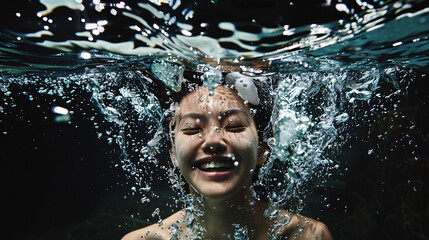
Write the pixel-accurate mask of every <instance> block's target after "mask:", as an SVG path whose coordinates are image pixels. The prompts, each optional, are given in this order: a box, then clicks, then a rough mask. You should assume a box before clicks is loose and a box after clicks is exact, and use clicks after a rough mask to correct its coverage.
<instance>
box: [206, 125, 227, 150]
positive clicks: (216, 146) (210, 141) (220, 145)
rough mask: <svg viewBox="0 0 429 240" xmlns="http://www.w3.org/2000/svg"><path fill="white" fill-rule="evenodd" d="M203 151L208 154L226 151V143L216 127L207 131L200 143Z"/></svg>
mask: <svg viewBox="0 0 429 240" xmlns="http://www.w3.org/2000/svg"><path fill="white" fill-rule="evenodd" d="M201 147H202V149H203V151H204V153H206V154H210V155H216V154H221V153H223V152H225V151H226V148H227V145H226V143H225V141H224V139H223V137H222V134H221V133H220V131H219V129H218V128H214V129H213V130H211V131H209V132H208V133H207V134H206V136H205V139H204V143H203V144H202V145H201Z"/></svg>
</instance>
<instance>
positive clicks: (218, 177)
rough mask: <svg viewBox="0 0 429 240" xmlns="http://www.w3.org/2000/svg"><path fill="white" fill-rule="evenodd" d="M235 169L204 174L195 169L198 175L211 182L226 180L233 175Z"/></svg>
mask: <svg viewBox="0 0 429 240" xmlns="http://www.w3.org/2000/svg"><path fill="white" fill-rule="evenodd" d="M235 169H237V168H235V167H233V168H231V169H230V170H228V171H222V172H205V171H203V170H201V169H198V168H197V170H198V172H199V173H201V174H202V175H203V176H204V177H206V178H207V179H209V180H213V181H222V180H226V179H228V178H229V177H231V176H232V175H233V173H234V170H235Z"/></svg>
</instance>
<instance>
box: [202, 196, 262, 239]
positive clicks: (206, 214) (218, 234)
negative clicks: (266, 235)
mask: <svg viewBox="0 0 429 240" xmlns="http://www.w3.org/2000/svg"><path fill="white" fill-rule="evenodd" d="M194 196H195V197H196V198H199V199H200V202H198V201H197V202H196V204H195V205H196V206H195V208H196V209H198V210H200V211H201V212H203V214H202V216H196V220H197V224H198V225H199V226H201V227H203V228H204V229H205V230H206V232H205V233H204V238H205V239H226V238H227V236H228V235H229V236H234V233H235V230H236V228H237V227H239V228H247V231H248V234H249V238H252V237H251V236H252V235H256V232H257V231H258V229H263V228H264V227H265V224H266V218H265V216H264V211H265V210H266V208H267V206H266V204H265V203H262V202H260V201H257V200H254V199H253V197H252V192H251V190H250V189H249V188H245V189H243V191H241V192H240V193H239V197H237V198H232V199H208V198H205V197H202V196H198V195H197V194H196V193H194Z"/></svg>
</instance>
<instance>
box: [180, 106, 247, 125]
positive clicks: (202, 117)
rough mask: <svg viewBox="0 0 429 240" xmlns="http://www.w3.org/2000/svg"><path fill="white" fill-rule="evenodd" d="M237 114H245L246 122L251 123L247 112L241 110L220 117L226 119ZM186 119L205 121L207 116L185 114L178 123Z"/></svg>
mask: <svg viewBox="0 0 429 240" xmlns="http://www.w3.org/2000/svg"><path fill="white" fill-rule="evenodd" d="M235 114H243V115H244V116H245V117H246V120H247V121H248V122H250V119H249V116H248V115H247V114H246V112H245V111H243V110H241V109H230V110H227V111H225V112H223V113H221V114H220V115H221V116H222V117H223V118H226V117H228V116H231V115H235ZM185 118H193V119H203V120H205V119H206V116H204V115H202V114H200V113H187V114H185V115H183V116H180V117H179V119H178V120H177V123H180V121H182V120H183V119H185Z"/></svg>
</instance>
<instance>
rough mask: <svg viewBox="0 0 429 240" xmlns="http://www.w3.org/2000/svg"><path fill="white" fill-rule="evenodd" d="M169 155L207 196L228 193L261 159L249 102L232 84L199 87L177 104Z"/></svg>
mask: <svg viewBox="0 0 429 240" xmlns="http://www.w3.org/2000/svg"><path fill="white" fill-rule="evenodd" d="M171 128H172V130H173V131H174V136H173V137H172V141H173V148H172V152H171V158H172V161H173V163H174V164H175V165H176V166H178V167H179V169H180V171H181V173H182V175H183V176H184V178H185V179H186V181H187V182H188V183H189V184H190V185H191V186H192V187H191V189H192V191H196V192H198V193H200V194H202V195H203V196H205V197H207V198H210V199H231V198H234V197H236V196H239V195H241V194H240V193H241V192H242V191H243V189H244V188H245V187H249V186H250V185H251V183H252V175H253V173H254V171H255V169H256V168H257V166H260V165H261V164H263V163H264V161H265V159H266V158H265V156H264V154H263V152H264V151H263V149H262V148H261V147H260V146H259V142H260V141H259V137H258V131H257V127H256V124H255V121H254V118H253V117H252V114H251V111H250V108H249V106H248V105H246V104H245V102H244V101H243V99H242V98H241V97H240V96H238V95H237V93H236V91H235V90H232V89H229V88H227V87H225V86H222V85H221V86H218V87H217V88H216V89H215V90H214V91H213V92H211V93H210V91H209V90H208V89H207V88H205V87H202V88H199V89H197V90H195V91H193V92H191V93H189V94H188V95H186V96H185V97H184V98H183V99H182V100H181V102H180V104H179V110H178V111H177V113H176V115H175V117H174V119H173V121H172V123H171Z"/></svg>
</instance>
